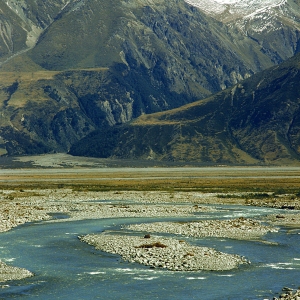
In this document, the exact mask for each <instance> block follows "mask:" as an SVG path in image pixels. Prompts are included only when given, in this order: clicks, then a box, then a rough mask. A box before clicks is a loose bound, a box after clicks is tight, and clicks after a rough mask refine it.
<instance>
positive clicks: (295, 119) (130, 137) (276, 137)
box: [71, 55, 300, 163]
mask: <svg viewBox="0 0 300 300" xmlns="http://www.w3.org/2000/svg"><path fill="white" fill-rule="evenodd" d="M299 82H300V55H296V56H295V57H293V58H292V59H290V60H288V61H286V62H285V63H283V64H281V65H280V66H276V67H272V68H271V69H268V70H266V71H264V72H261V73H258V74H256V75H254V76H252V77H251V78H249V79H247V80H245V81H243V82H241V83H239V84H237V85H235V86H234V87H232V88H230V89H227V90H225V91H222V92H220V93H218V94H216V95H214V96H212V97H210V98H207V99H205V100H201V101H198V102H195V103H192V104H189V105H186V106H183V107H181V108H178V109H174V110H171V111H167V112H161V113H156V114H152V115H145V116H141V117H140V118H138V119H137V120H136V121H134V122H132V123H131V124H128V125H124V126H121V127H120V128H119V129H118V130H115V131H111V132H110V133H109V136H108V137H107V136H104V135H102V134H98V135H95V133H94V134H93V135H92V136H91V138H89V137H86V138H85V139H84V140H82V141H81V142H79V143H78V144H77V145H75V146H73V148H72V149H71V153H74V154H81V155H83V154H84V153H85V151H86V150H85V147H86V146H85V145H91V146H92V149H93V146H94V145H95V144H97V145H102V144H105V143H106V140H108V139H110V140H114V144H116V146H115V147H114V148H113V149H112V150H111V153H110V155H111V156H114V157H124V158H125V157H126V158H154V159H167V160H179V161H180V160H186V161H192V160H195V161H214V162H216V163H257V162H265V163H288V162H295V161H297V160H299V158H300V147H299V145H300V143H299V142H300V135H299V132H300V117H299V116H300V111H299V104H300V100H299V99H300V85H299ZM91 154H92V153H91V152H89V155H91ZM93 154H94V155H95V156H97V155H98V154H97V151H95V152H94V153H93Z"/></svg>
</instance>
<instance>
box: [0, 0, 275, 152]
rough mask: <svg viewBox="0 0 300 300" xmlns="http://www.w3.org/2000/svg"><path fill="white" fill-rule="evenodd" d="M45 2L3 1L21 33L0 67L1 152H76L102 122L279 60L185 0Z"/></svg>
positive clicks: (226, 82) (156, 107) (161, 106)
mask: <svg viewBox="0 0 300 300" xmlns="http://www.w3.org/2000/svg"><path fill="white" fill-rule="evenodd" d="M37 3H40V2H39V1H37V0H36V1H34V0H32V1H13V0H11V1H7V2H5V3H3V2H2V3H1V5H2V7H3V12H4V9H6V11H7V10H8V9H9V12H10V13H9V14H4V13H3V14H1V17H2V18H6V19H7V20H11V24H13V26H17V25H18V24H20V26H19V27H20V28H21V29H22V30H21V29H20V31H19V32H20V35H21V36H22V37H23V39H22V43H20V46H19V48H16V45H17V44H16V42H15V41H14V45H15V46H14V48H16V51H15V52H13V51H12V52H11V56H10V57H9V58H6V62H5V63H3V64H2V66H1V68H0V78H1V81H0V106H1V111H0V112H1V115H2V118H1V120H0V135H1V137H2V142H0V143H1V144H0V148H2V153H8V154H10V155H13V154H27V153H35V152H37V153H41V152H49V151H68V150H69V148H70V145H72V144H73V143H74V142H76V141H78V140H79V139H81V138H82V137H84V136H85V135H86V134H88V133H89V132H90V131H92V130H94V129H99V128H102V127H104V128H107V127H108V126H113V125H115V124H119V123H125V122H128V121H130V120H132V119H133V118H135V117H138V116H140V115H141V114H144V113H152V112H158V111H163V110H167V109H172V108H175V107H179V106H181V105H183V104H186V103H190V102H193V101H195V100H197V99H201V98H204V97H207V96H208V95H210V94H211V93H212V92H216V91H219V90H221V89H224V88H226V87H228V86H231V85H232V84H235V83H237V82H238V81H240V80H242V79H243V78H247V77H249V76H250V75H251V74H253V73H255V72H257V71H259V70H261V69H264V68H266V67H268V66H270V65H272V61H271V59H269V58H268V57H267V56H266V55H265V54H263V53H262V52H261V51H260V47H257V45H256V43H255V42H254V41H252V40H251V39H247V37H244V36H242V35H241V34H240V33H230V32H228V28H227V27H226V26H225V25H223V24H222V23H220V22H218V21H216V20H214V19H212V18H210V17H208V16H206V15H205V14H203V13H201V12H200V11H199V10H198V9H196V8H194V7H192V6H190V5H188V4H187V3H185V2H184V1H183V0H170V1H161V0H160V1H158V0H138V1H136V0H128V1H121V0H112V1H111V0H103V1H96V0H90V1H81V0H72V1H68V2H67V1H63V0H61V1H59V0H57V1H49V2H47V4H46V2H42V4H41V5H36V4H37ZM5 5H6V7H5ZM23 6H24V8H25V7H26V9H24V10H23V9H22V7H23ZM48 9H49V10H50V12H49V14H48ZM24 11H25V12H26V14H25V13H24V14H23V12H24ZM28 24H29V25H30V26H31V27H30V26H29V25H28ZM28 26H29V27H28ZM34 26H36V28H39V31H38V32H39V34H37V35H36V36H35V37H34V38H33V40H32V41H33V43H32V44H30V45H27V48H26V47H25V48H24V47H23V46H24V45H25V44H26V41H28V37H29V36H30V32H32V30H33V29H32V28H35V27H34ZM11 28H13V29H14V28H15V27H11ZM14 30H17V29H14ZM16 32H17V31H16ZM35 42H36V43H35ZM29 46H30V47H29ZM17 54H18V55H17ZM4 57H6V56H5V55H4ZM103 70H105V71H103ZM39 76H40V77H39ZM49 108H50V111H51V113H47V112H48V110H49ZM31 145H34V146H32V147H31Z"/></svg>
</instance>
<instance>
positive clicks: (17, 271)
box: [0, 261, 34, 282]
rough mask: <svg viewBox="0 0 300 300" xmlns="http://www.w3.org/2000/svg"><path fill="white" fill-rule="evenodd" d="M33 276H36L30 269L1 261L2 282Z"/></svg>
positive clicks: (0, 280)
mask: <svg viewBox="0 0 300 300" xmlns="http://www.w3.org/2000/svg"><path fill="white" fill-rule="evenodd" d="M32 276H34V274H33V273H31V272H30V271H28V270H25V269H22V268H18V267H12V266H8V265H7V264H5V263H4V262H2V261H0V282H6V281H8V280H20V279H24V278H28V277H32Z"/></svg>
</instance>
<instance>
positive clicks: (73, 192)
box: [0, 166, 300, 299]
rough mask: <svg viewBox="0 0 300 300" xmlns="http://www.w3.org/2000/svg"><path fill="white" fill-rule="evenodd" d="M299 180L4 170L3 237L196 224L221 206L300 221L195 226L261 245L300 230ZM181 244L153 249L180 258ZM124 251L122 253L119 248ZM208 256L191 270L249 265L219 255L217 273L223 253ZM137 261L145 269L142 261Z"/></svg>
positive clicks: (17, 274) (229, 173)
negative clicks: (80, 227)
mask: <svg viewBox="0 0 300 300" xmlns="http://www.w3.org/2000/svg"><path fill="white" fill-rule="evenodd" d="M299 179H300V168H298V167H282V168H280V167H274V168H270V167H266V168H263V167H244V168H243V167H235V168H234V167H232V168H230V167H206V168H192V167H186V168H179V167H174V168H154V167H152V168H99V167H98V168H87V167H83V166H80V167H78V166H77V167H73V168H64V167H61V168H49V169H47V168H43V169H41V168H30V169H1V171H0V231H1V232H4V231H8V230H10V229H12V228H13V227H16V226H18V225H21V224H24V223H26V222H33V221H42V220H47V221H48V222H61V221H63V220H62V219H60V214H63V215H64V216H68V218H67V219H64V220H65V221H72V220H82V219H97V218H115V217H188V216H193V215H194V214H195V213H202V212H203V213H209V212H212V211H214V210H216V209H218V208H217V206H218V205H221V204H237V205H238V204H240V205H255V206H266V207H275V208H282V209H288V210H293V213H291V214H288V215H287V214H274V215H271V216H267V217H265V218H263V219H261V220H255V221H254V220H251V219H246V218H239V219H233V220H228V222H227V223H224V222H223V223H224V224H223V223H222V222H221V221H220V220H211V221H210V224H204V223H203V224H201V223H199V224H193V230H192V232H193V234H194V233H195V232H199V231H201V234H202V236H222V237H225V238H226V237H229V238H234V239H259V238H261V237H262V236H263V235H264V234H265V233H266V232H269V231H274V230H275V231H276V226H278V225H285V226H297V227H299V226H300V217H299V216H300V213H299V209H300V180H299ZM170 204H171V205H170ZM261 222H264V223H265V222H266V223H267V225H262V224H261ZM165 225H166V224H165ZM143 226H146V225H143ZM159 226H160V225H159V224H157V226H156V227H153V228H146V227H144V228H141V230H142V231H147V232H149V233H150V234H151V237H152V234H153V233H154V232H157V231H158V232H161V228H162V227H159ZM178 226H179V225H178V224H177V225H174V224H173V225H172V226H171V225H170V224H168V228H169V229H168V230H169V231H167V232H173V233H174V231H175V232H176V231H177V230H181V231H182V232H183V233H184V234H186V235H190V234H192V233H191V224H186V225H185V227H181V228H180V229H178ZM195 226H196V227H195ZM163 227H164V226H163ZM203 228H205V230H203ZM220 228H222V230H221V231H220ZM164 229H166V226H165V228H164ZM200 229H201V230H200ZM132 230H134V228H132ZM245 232H246V233H247V234H245ZM106 238H109V237H107V236H106ZM81 239H82V240H84V241H86V242H88V243H90V244H92V245H94V246H96V247H100V249H103V250H104V251H108V252H109V251H110V250H109V249H106V248H105V245H104V246H103V245H102V248H101V241H100V242H99V241H98V242H97V239H99V236H90V237H81ZM100 240H101V237H100ZM150 241H151V242H153V241H152V240H149V243H150ZM115 242H116V241H114V243H115ZM134 243H135V242H134ZM139 243H140V241H139V242H138V244H139ZM157 243H158V244H157ZM174 243H175V244H176V242H174V241H173V240H172V241H169V240H168V241H167V240H161V241H160V240H159V241H158V240H155V241H154V242H153V243H152V244H151V243H150V244H151V245H152V247H153V248H160V246H159V245H172V247H173V248H174V257H176V253H175V252H176V249H179V248H180V247H181V246H180V245H179V244H180V243H179V244H178V245H177V244H176V245H175V244H174ZM151 245H150V246H149V247H151ZM157 245H158V247H156V246H157ZM116 247H117V246H116V245H115V246H114V248H116ZM178 247H179V248H178ZM185 247H187V246H186V245H185ZM135 249H137V247H136V248H135ZM187 249H189V248H187ZM191 249H192V248H191ZM127 250H128V249H127ZM154 250H157V249H154ZM160 250H161V249H159V251H160ZM192 250H193V251H195V249H192ZM192 250H191V252H192ZM202 250H203V249H202ZM128 251H129V252H128ZM128 251H127V253H122V252H116V253H119V254H120V255H122V256H123V257H126V255H127V259H128V260H134V259H133V258H132V255H136V252H138V251H135V250H134V251H135V252H134V254H133V252H130V251H132V249H131V250H128ZM150 252H151V251H150ZM128 253H131V254H130V255H129V254H128ZM128 255H129V256H128ZM151 255H152V254H151ZM203 255H206V258H207V259H206V261H208V263H206V264H205V265H203V264H202V265H201V263H203V261H201V259H200V258H199V259H198V258H196V257H195V255H192V254H191V255H190V256H191V258H193V259H194V260H196V261H197V263H198V265H195V264H194V265H191V267H190V268H191V269H193V270H195V269H211V270H214V269H216V270H220V269H222V268H235V267H237V266H238V264H241V263H246V261H245V260H244V259H243V258H239V257H236V256H232V257H229V256H228V255H226V254H225V253H224V254H222V253H221V254H220V253H219V254H218V255H217V256H218V259H219V263H218V264H217V265H216V264H214V261H216V253H215V252H214V250H213V249H204V250H203ZM222 255H223V256H222ZM209 258H211V260H209ZM223 258H224V259H223ZM197 259H198V260H197ZM135 261H138V262H140V261H139V260H138V258H136V260H135ZM224 262H225V263H224ZM140 263H143V262H142V261H141V262H140ZM152 263H153V266H158V267H160V265H159V264H157V261H155V260H154V261H153V262H152ZM172 264H173V265H172ZM169 265H170V269H172V268H174V269H175V270H189V267H188V264H185V265H184V267H182V266H180V267H178V266H177V265H176V262H170V264H169ZM169 265H166V267H168V266H169ZM176 267H177V269H176ZM178 268H179V269H178ZM180 268H182V269H180ZM0 275H1V276H0V282H6V281H7V280H15V279H21V278H25V277H28V276H33V274H32V273H30V272H29V271H26V270H23V269H19V268H16V267H13V266H8V265H6V264H5V263H4V262H0ZM3 287H5V285H3ZM287 294H289V293H287ZM286 297H290V298H286V299H296V298H292V294H291V293H290V294H289V295H287V296H286ZM295 297H296V296H295Z"/></svg>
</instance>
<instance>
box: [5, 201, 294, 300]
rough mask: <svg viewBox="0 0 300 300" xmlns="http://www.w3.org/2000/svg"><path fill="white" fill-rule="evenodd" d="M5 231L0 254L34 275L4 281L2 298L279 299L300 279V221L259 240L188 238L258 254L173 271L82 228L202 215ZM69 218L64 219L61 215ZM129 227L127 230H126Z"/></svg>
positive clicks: (233, 213) (236, 209) (226, 210)
mask: <svg viewBox="0 0 300 300" xmlns="http://www.w3.org/2000/svg"><path fill="white" fill-rule="evenodd" d="M217 207H218V208H219V210H218V211H217V212H209V213H203V214H201V215H198V216H196V218H197V220H199V219H226V218H237V217H240V216H243V217H251V218H256V217H261V216H265V215H268V214H274V213H275V214H276V213H280V214H282V213H289V212H288V211H282V210H280V211H279V210H275V209H271V208H258V207H249V206H222V205H218V206H217ZM56 217H57V220H56V221H55V222H49V221H43V222H37V223H29V224H26V225H22V226H19V227H17V228H15V229H13V230H11V231H9V232H5V233H1V234H0V257H1V259H2V260H3V261H4V262H6V263H7V264H11V265H14V266H18V267H22V268H25V269H28V270H30V271H31V272H33V273H34V274H35V276H34V277H31V278H28V279H25V280H21V281H11V282H6V283H3V284H2V288H1V286H0V299H43V300H48V299H64V300H67V299H72V300H74V299H106V300H109V299H164V300H168V299H172V300H174V299H181V300H182V299H201V300H202V299H204V300H205V299H209V300H211V299H239V300H240V299H272V298H273V297H274V296H278V295H279V293H280V292H281V289H282V288H283V287H284V286H288V287H291V288H294V289H296V288H298V286H299V285H300V246H299V245H300V228H297V227H293V228H291V227H289V228H288V227H280V230H279V232H277V233H269V234H267V235H266V236H264V238H263V239H262V240H260V241H240V240H231V239H225V238H187V237H180V238H182V239H186V240H187V241H188V242H189V243H191V244H194V245H198V246H209V247H213V248H215V249H217V250H219V251H222V252H227V253H232V254H239V255H241V256H244V257H246V258H247V259H248V260H250V261H251V264H249V265H242V266H241V267H240V268H238V269H234V270H231V271H223V272H220V271H218V272H216V271H198V272H172V271H167V270H164V269H151V268H149V267H146V266H143V265H139V264H134V263H129V262H124V261H123V260H122V259H121V258H120V256H118V255H113V254H108V253H105V252H102V251H99V250H95V249H94V248H93V247H92V246H89V245H87V244H85V243H82V242H80V241H79V239H78V236H79V235H85V234H89V233H100V232H102V231H104V230H118V231H122V230H121V226H122V225H126V224H136V223H141V222H155V221H163V220H165V221H170V220H194V219H195V218H192V217H190V218H172V219H171V218H118V219H98V220H82V221H68V220H67V219H63V217H64V216H59V215H58V216H56ZM60 218H62V219H60ZM124 234H126V233H124Z"/></svg>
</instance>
